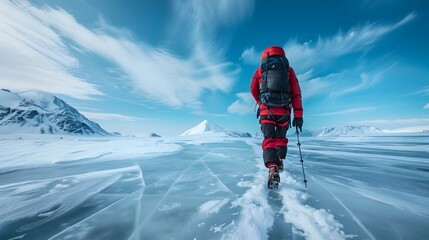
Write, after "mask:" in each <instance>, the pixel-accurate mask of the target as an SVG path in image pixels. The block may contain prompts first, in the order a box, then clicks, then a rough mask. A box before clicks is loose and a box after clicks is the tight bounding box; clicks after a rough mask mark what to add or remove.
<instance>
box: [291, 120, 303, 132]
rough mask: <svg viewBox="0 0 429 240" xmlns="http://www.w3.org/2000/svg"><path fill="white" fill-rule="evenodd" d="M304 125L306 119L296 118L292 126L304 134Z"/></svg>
mask: <svg viewBox="0 0 429 240" xmlns="http://www.w3.org/2000/svg"><path fill="white" fill-rule="evenodd" d="M303 123H304V119H302V117H295V118H293V121H292V126H294V127H296V130H298V128H299V130H300V131H301V132H302V124H303Z"/></svg>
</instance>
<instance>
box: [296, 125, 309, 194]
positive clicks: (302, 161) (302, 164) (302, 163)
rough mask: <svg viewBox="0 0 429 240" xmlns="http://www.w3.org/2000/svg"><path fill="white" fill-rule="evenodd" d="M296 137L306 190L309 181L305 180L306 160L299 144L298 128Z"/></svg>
mask: <svg viewBox="0 0 429 240" xmlns="http://www.w3.org/2000/svg"><path fill="white" fill-rule="evenodd" d="M296 137H297V139H298V144H297V145H298V148H299V156H300V157H301V160H300V162H301V167H302V175H303V176H304V184H305V188H307V179H306V178H305V171H304V160H302V153H301V142H299V132H298V127H296Z"/></svg>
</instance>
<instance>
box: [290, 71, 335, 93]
mask: <svg viewBox="0 0 429 240" xmlns="http://www.w3.org/2000/svg"><path fill="white" fill-rule="evenodd" d="M297 78H298V79H299V81H300V87H301V89H305V91H303V93H302V94H303V97H304V98H309V97H313V96H317V95H319V94H326V93H327V92H329V91H328V89H329V87H331V86H332V85H333V84H335V82H337V81H339V80H340V79H341V78H342V74H340V73H332V74H328V75H327V76H321V77H314V72H313V70H309V71H307V72H305V73H303V74H298V76H297Z"/></svg>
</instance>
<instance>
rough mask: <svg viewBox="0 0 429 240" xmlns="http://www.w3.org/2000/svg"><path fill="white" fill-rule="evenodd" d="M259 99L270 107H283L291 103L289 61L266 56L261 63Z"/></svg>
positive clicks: (284, 58) (278, 57)
mask: <svg viewBox="0 0 429 240" xmlns="http://www.w3.org/2000/svg"><path fill="white" fill-rule="evenodd" d="M261 72H262V75H261V79H262V80H261V84H259V99H260V101H261V103H263V104H266V105H268V106H270V107H285V106H289V104H290V103H291V92H290V85H289V61H288V60H287V58H286V57H283V56H268V57H267V58H265V59H264V60H262V62H261Z"/></svg>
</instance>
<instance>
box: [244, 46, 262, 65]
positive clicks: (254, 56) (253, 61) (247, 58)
mask: <svg viewBox="0 0 429 240" xmlns="http://www.w3.org/2000/svg"><path fill="white" fill-rule="evenodd" d="M261 55H262V52H256V51H255V47H253V46H252V47H251V48H246V49H244V51H243V53H242V54H241V57H240V60H242V61H243V62H245V63H247V64H249V65H259V63H260V61H259V59H260V57H261Z"/></svg>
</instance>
